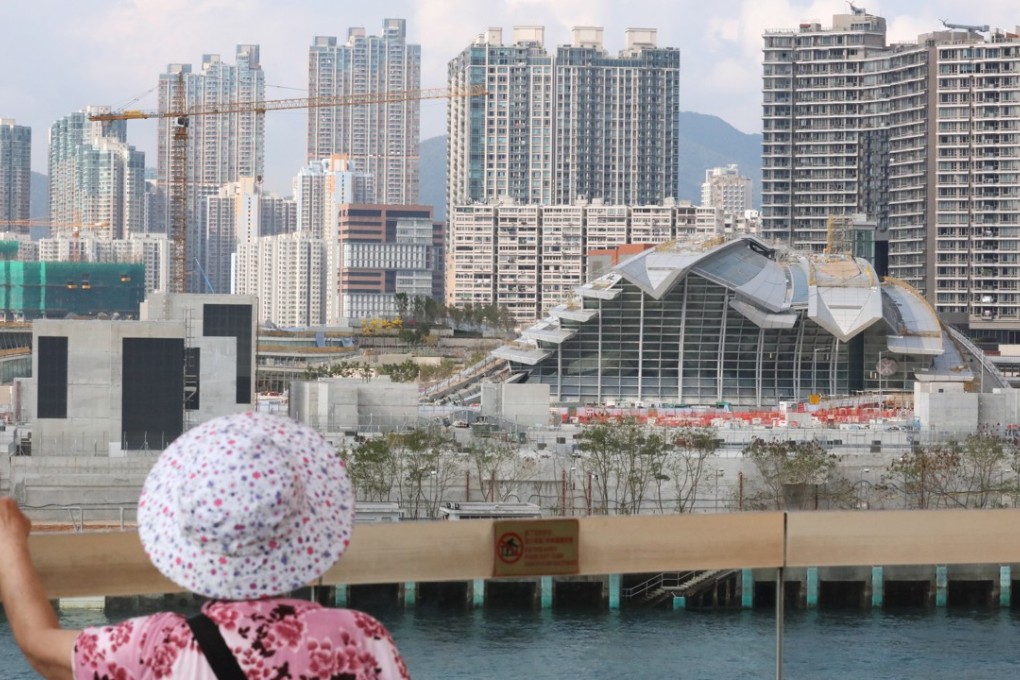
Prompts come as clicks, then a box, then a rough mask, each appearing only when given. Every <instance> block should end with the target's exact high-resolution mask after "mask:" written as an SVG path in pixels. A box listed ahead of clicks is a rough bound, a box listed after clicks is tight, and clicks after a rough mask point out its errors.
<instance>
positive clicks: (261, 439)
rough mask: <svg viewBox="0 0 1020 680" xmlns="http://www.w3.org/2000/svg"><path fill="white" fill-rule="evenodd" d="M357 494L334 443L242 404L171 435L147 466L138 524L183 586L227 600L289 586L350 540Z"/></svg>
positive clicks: (318, 570)
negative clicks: (248, 410)
mask: <svg viewBox="0 0 1020 680" xmlns="http://www.w3.org/2000/svg"><path fill="white" fill-rule="evenodd" d="M353 522H354V494H353V491H352V489H351V482H350V478H349V477H348V476H347V471H346V469H345V467H344V463H343V461H342V460H341V459H340V457H339V456H338V455H337V452H336V450H335V449H334V448H333V446H332V445H330V443H329V442H327V441H326V440H325V439H323V437H322V435H320V434H319V433H318V432H316V431H315V430H313V429H311V428H310V427H308V426H306V425H303V424H301V423H298V422H296V421H293V420H290V419H289V418H282V417H279V416H272V415H267V414H261V413H240V414H235V415H229V416H224V417H221V418H216V419H213V420H210V421H208V422H206V423H203V424H202V425H199V426H198V427H195V428H193V429H191V430H189V431H187V432H185V433H184V434H183V435H181V436H180V437H178V438H177V439H176V440H174V442H173V443H171V444H170V446H169V447H167V449H166V450H165V451H164V452H163V454H162V455H161V456H160V457H159V460H158V461H157V462H156V464H155V466H153V468H152V470H151V471H150V472H149V476H148V478H147V479H146V480H145V486H144V487H143V489H142V495H141V498H140V499H139V501H138V533H139V535H140V537H141V540H142V545H143V546H144V548H145V551H146V552H147V553H148V555H149V558H150V559H151V560H152V562H153V564H154V565H155V566H156V568H157V569H159V570H160V571H161V572H162V573H163V575H164V576H166V577H167V578H169V579H170V580H171V581H173V582H174V583H176V584H177V585H179V586H182V587H184V588H187V589H188V590H190V591H192V592H194V593H199V594H201V595H205V596H207V597H211V598H215V599H223V600H249V599H257V598H262V597H268V596H271V595H279V594H282V593H287V592H290V591H292V590H295V589H297V588H300V587H302V586H305V585H307V584H308V583H310V582H311V581H314V580H315V579H316V578H318V577H319V576H321V575H322V574H324V573H326V571H327V570H328V569H329V568H330V567H331V566H332V565H333V563H334V562H336V560H337V558H339V557H340V555H341V554H343V552H344V550H345V549H346V548H347V546H348V545H349V543H350V539H351V527H352V524H353Z"/></svg>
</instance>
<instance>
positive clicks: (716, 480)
mask: <svg viewBox="0 0 1020 680" xmlns="http://www.w3.org/2000/svg"><path fill="white" fill-rule="evenodd" d="M725 474H726V471H725V470H723V469H722V468H719V469H718V470H716V471H715V511H716V512H719V478H720V477H722V476H723V475H725Z"/></svg>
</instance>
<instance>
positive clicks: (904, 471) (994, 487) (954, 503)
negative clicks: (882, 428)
mask: <svg viewBox="0 0 1020 680" xmlns="http://www.w3.org/2000/svg"><path fill="white" fill-rule="evenodd" d="M1017 470H1018V456H1017V450H1016V447H1015V446H1014V445H1013V443H1012V442H1011V441H1010V440H1007V439H1005V438H1003V437H1001V436H999V435H998V434H995V433H992V432H990V431H988V430H980V431H978V432H976V433H974V434H970V435H968V436H966V437H965V438H964V439H963V440H962V441H960V440H956V439H950V440H948V441H945V442H940V443H937V444H932V445H930V446H918V447H917V448H915V449H914V450H913V451H911V452H910V453H908V454H906V455H904V456H902V457H900V458H899V459H897V460H894V461H893V462H892V463H890V464H889V466H888V467H887V468H886V473H885V474H884V475H883V477H882V485H881V487H880V490H882V491H885V492H887V495H890V496H893V497H896V496H902V498H903V505H904V506H905V507H912V508H988V507H995V506H1001V505H1002V504H1003V503H1004V499H1005V498H1008V497H1009V496H1010V495H1012V494H1014V493H1015V483H1014V482H1015V480H1016V478H1017V475H1016V472H1017ZM1007 472H1008V473H1010V476H1009V480H1007V479H1006V473H1007Z"/></svg>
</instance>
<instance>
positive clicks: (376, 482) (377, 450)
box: [342, 437, 397, 501]
mask: <svg viewBox="0 0 1020 680" xmlns="http://www.w3.org/2000/svg"><path fill="white" fill-rule="evenodd" d="M342 456H343V458H344V460H345V461H346V463H347V473H348V474H349V475H350V477H351V482H352V483H353V484H354V491H355V493H356V494H357V495H358V496H359V497H360V498H361V499H363V500H366V501H388V500H390V494H391V492H392V491H393V484H394V480H395V479H396V477H397V458H396V455H395V454H394V451H393V446H392V442H391V441H390V439H388V438H386V437H379V438H375V439H367V440H365V441H363V442H361V443H359V444H358V445H357V446H355V447H354V448H353V449H351V450H346V451H344V452H343V454H342Z"/></svg>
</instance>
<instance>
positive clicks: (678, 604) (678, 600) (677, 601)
mask: <svg viewBox="0 0 1020 680" xmlns="http://www.w3.org/2000/svg"><path fill="white" fill-rule="evenodd" d="M673 609H674V610H676V609H687V598H686V597H684V596H683V595H674V596H673Z"/></svg>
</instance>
